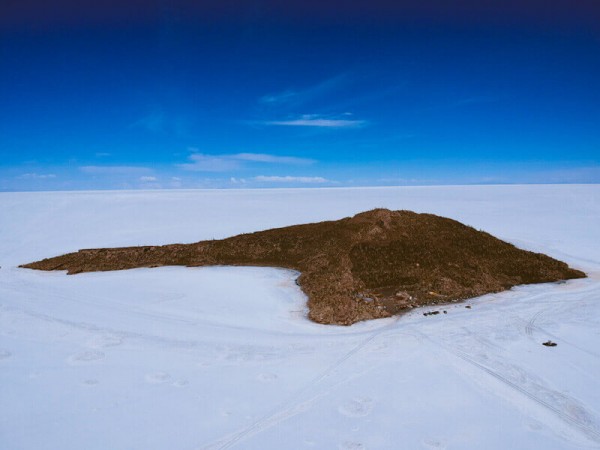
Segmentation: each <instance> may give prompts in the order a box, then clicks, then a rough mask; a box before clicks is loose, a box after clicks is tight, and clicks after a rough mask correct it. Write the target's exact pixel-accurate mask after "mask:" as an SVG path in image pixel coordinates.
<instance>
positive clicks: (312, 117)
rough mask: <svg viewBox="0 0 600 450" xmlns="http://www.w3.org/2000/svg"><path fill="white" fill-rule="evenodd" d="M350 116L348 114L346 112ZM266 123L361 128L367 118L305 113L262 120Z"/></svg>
mask: <svg viewBox="0 0 600 450" xmlns="http://www.w3.org/2000/svg"><path fill="white" fill-rule="evenodd" d="M343 116H344V117H348V114H347V113H346V114H344V115H343ZM262 123H263V124H264V125H275V126H288V127H319V128H359V127H362V126H365V125H366V124H367V122H366V121H365V120H354V119H344V118H342V119H340V118H330V117H329V118H328V117H323V116H320V115H318V114H304V115H302V116H300V117H298V118H296V119H290V120H270V121H265V122H262Z"/></svg>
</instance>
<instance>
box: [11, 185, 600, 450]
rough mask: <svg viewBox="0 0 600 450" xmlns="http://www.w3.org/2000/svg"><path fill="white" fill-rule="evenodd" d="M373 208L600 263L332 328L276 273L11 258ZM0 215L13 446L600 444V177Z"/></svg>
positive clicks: (119, 202)
mask: <svg viewBox="0 0 600 450" xmlns="http://www.w3.org/2000/svg"><path fill="white" fill-rule="evenodd" d="M375 207H386V208H390V209H410V210H414V211H417V212H430V213H434V214H439V215H443V216H447V217H451V218H454V219H456V220H459V221H461V222H463V223H466V224H469V225H472V226H474V227H475V228H477V229H482V230H484V231H487V232H490V233H492V234H494V235H495V236H497V237H499V238H502V239H504V240H507V241H510V242H512V243H515V244H516V245H518V246H520V247H522V248H526V249H529V250H534V251H540V252H544V253H547V254H549V255H550V256H553V257H556V258H559V259H562V260H563V261H566V262H568V263H569V264H570V265H572V266H573V267H576V268H579V269H582V270H584V271H586V273H588V274H589V278H587V279H582V280H573V281H569V282H567V283H563V284H545V285H532V286H523V287H517V288H515V289H512V290H511V291H508V292H504V293H500V294H494V295H487V296H484V297H480V298H477V299H473V300H471V301H469V302H468V303H469V304H470V305H472V308H471V309H466V308H465V307H464V305H452V306H448V307H446V308H445V309H446V310H447V314H440V315H437V316H423V314H422V313H423V312H426V311H428V310H430V308H426V309H424V310H415V311H413V312H412V313H410V314H408V315H405V316H402V317H400V318H391V319H383V320H378V321H371V322H366V323H359V324H355V325H353V326H351V327H333V326H324V325H317V324H314V323H311V322H309V321H308V320H307V319H306V305H305V297H304V295H303V294H302V292H301V291H300V290H299V289H298V287H297V286H296V285H295V283H294V280H295V277H296V276H297V274H296V273H293V272H291V271H286V270H282V269H269V268H239V267H238V268H232V267H209V268H183V267H164V268H157V269H136V270H130V271H121V272H105V273H89V274H81V275H77V276H66V275H65V274H64V273H62V272H55V273H50V272H37V271H31V270H24V269H19V268H17V266H18V265H19V264H23V263H26V262H31V261H34V260H38V259H41V258H44V257H49V256H55V255H58V254H62V253H65V252H70V251H75V250H78V249H80V248H93V247H107V246H110V247H114V246H131V245H148V244H168V243H175V242H182V243H188V242H195V241H198V240H204V239H212V238H214V239H219V238H224V237H227V236H231V235H235V234H238V233H243V232H252V231H256V230H261V229H267V228H273V227H279V226H286V225H292V224H297V223H306V222H313V221H320V220H328V219H339V218H341V217H344V216H349V215H352V214H355V213H357V212H360V211H364V210H367V209H372V208H375ZM0 211H2V212H1V213H0V266H1V269H0V406H1V407H0V448H2V449H5V448H6V449H82V448H86V449H107V448H111V449H173V448H176V449H202V448H243V449H248V448H249V449H282V448H286V449H310V448H315V449H317V448H318V449H324V448H327V449H329V448H340V449H388V448H389V449H397V448H407V449H421V448H422V449H443V448H448V449H451V448H456V449H482V448H485V449H503V450H504V449H506V448H511V449H534V448H536V449H537V448H539V449H580V448H600V347H599V343H600V226H599V224H600V186H598V185H561V186H465V187H401V188H357V189H306V190H302V189H294V190H285V189H282V190H227V191H225V190H223V191H216V190H215V191H145V192H142V191H136V192H70V193H2V194H0ZM548 339H551V340H553V341H555V342H557V343H558V346H557V347H554V348H547V347H544V346H542V345H541V343H542V342H544V341H546V340H548Z"/></svg>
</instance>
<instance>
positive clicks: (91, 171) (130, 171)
mask: <svg viewBox="0 0 600 450" xmlns="http://www.w3.org/2000/svg"><path fill="white" fill-rule="evenodd" d="M79 170H80V171H81V172H83V173H86V174H88V175H130V176H131V175H140V176H141V175H143V174H147V173H149V172H152V169H150V168H148V167H141V166H81V167H79Z"/></svg>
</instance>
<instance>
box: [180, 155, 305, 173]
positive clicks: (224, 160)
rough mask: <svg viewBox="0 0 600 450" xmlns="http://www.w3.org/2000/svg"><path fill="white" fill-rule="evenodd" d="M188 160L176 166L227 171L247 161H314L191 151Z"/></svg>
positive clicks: (187, 168)
mask: <svg viewBox="0 0 600 450" xmlns="http://www.w3.org/2000/svg"><path fill="white" fill-rule="evenodd" d="M189 161H190V162H188V163H186V164H178V165H177V167H179V168H180V169H184V170H191V171H196V172H228V171H232V170H237V169H240V168H242V167H243V166H244V164H247V163H259V164H289V165H309V164H313V163H315V162H316V161H315V160H313V159H308V158H298V157H295V156H279V155H270V154H267V153H235V154H223V155H209V154H205V153H193V154H191V155H190V156H189Z"/></svg>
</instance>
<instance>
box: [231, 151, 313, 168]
mask: <svg viewBox="0 0 600 450" xmlns="http://www.w3.org/2000/svg"><path fill="white" fill-rule="evenodd" d="M231 157H232V158H234V159H239V160H241V161H253V162H263V163H274V164H295V165H307V164H313V163H315V162H316V161H315V160H314V159H308V158H298V157H296V156H277V155H269V154H266V153H237V154H235V155H231Z"/></svg>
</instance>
